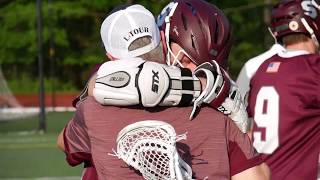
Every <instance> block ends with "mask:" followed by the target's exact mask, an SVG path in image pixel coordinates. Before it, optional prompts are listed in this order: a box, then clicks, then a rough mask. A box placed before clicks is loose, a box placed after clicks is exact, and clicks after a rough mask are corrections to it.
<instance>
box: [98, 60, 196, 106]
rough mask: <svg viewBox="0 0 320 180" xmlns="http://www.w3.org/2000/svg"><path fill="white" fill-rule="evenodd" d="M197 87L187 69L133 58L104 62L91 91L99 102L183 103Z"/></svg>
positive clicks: (123, 103) (194, 93) (191, 97)
mask: <svg viewBox="0 0 320 180" xmlns="http://www.w3.org/2000/svg"><path fill="white" fill-rule="evenodd" d="M200 90H201V87H200V81H199V80H198V79H197V78H196V77H195V76H193V75H192V73H191V71H190V70H187V69H179V68H176V67H169V66H166V65H163V64H158V63H154V62H148V61H144V60H142V59H140V58H133V59H127V60H117V61H109V62H106V63H104V64H103V65H102V66H101V67H100V69H99V70H98V72H97V78H96V82H95V87H94V90H93V95H94V97H95V99H96V100H97V101H98V102H99V103H100V104H102V105H118V106H128V105H138V104H141V105H143V106H144V107H154V106H157V105H161V106H178V105H186V106H187V105H190V104H191V103H192V101H193V100H194V98H196V97H198V96H199V94H200Z"/></svg>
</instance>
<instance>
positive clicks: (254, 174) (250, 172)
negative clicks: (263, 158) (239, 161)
mask: <svg viewBox="0 0 320 180" xmlns="http://www.w3.org/2000/svg"><path fill="white" fill-rule="evenodd" d="M257 179H259V180H269V179H271V176H270V169H269V167H268V166H267V165H266V164H265V163H262V164H260V165H258V166H254V167H252V168H249V169H247V170H245V171H242V172H240V173H238V174H236V175H233V176H232V177H231V180H257Z"/></svg>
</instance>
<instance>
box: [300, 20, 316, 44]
mask: <svg viewBox="0 0 320 180" xmlns="http://www.w3.org/2000/svg"><path fill="white" fill-rule="evenodd" d="M301 22H302V24H303V26H304V27H305V28H306V30H307V31H308V32H309V34H310V36H311V39H312V40H313V42H314V44H315V45H316V47H317V48H319V41H318V39H317V37H316V35H315V34H314V31H313V29H312V28H311V27H310V26H309V24H308V23H307V21H306V20H305V19H304V18H301Z"/></svg>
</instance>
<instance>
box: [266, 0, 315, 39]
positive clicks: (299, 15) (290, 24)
mask: <svg viewBox="0 0 320 180" xmlns="http://www.w3.org/2000/svg"><path fill="white" fill-rule="evenodd" d="M319 8H320V6H319V1H318V0H282V1H280V2H279V3H278V4H276V5H275V6H274V7H273V9H272V13H271V30H272V33H273V35H274V36H275V38H276V40H277V41H278V42H280V43H281V41H282V37H283V36H286V35H289V34H292V33H303V34H305V35H307V36H309V37H311V38H312V39H313V41H314V42H315V44H316V45H319V43H318V42H319V40H320V29H319V28H320V11H319Z"/></svg>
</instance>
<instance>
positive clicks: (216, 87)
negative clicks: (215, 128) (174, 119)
mask: <svg viewBox="0 0 320 180" xmlns="http://www.w3.org/2000/svg"><path fill="white" fill-rule="evenodd" d="M194 74H195V75H196V76H200V75H201V74H204V75H205V77H206V79H207V83H206V87H205V89H204V90H203V91H202V93H201V94H200V96H199V97H198V98H197V99H196V100H195V102H194V106H193V107H194V108H193V111H192V112H191V115H190V118H191V119H192V118H193V116H194V115H195V113H196V111H197V109H198V108H199V107H200V106H201V104H202V103H206V104H209V105H210V106H211V107H213V108H215V109H217V110H218V111H220V112H221V113H223V114H224V115H227V116H228V117H230V118H231V119H232V120H233V121H234V122H235V124H236V125H237V126H238V128H239V129H240V130H241V131H242V132H244V133H246V132H248V131H249V129H250V124H251V123H250V119H249V118H248V114H247V111H246V106H245V104H244V102H243V101H242V98H241V94H240V91H239V88H238V86H237V85H236V83H235V82H234V81H233V80H231V78H230V77H229V75H228V74H227V73H226V72H225V71H224V70H223V69H222V68H220V66H219V65H218V64H217V63H216V62H215V61H212V63H209V62H207V63H203V64H201V65H200V66H198V67H197V69H196V70H195V72H194Z"/></svg>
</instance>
